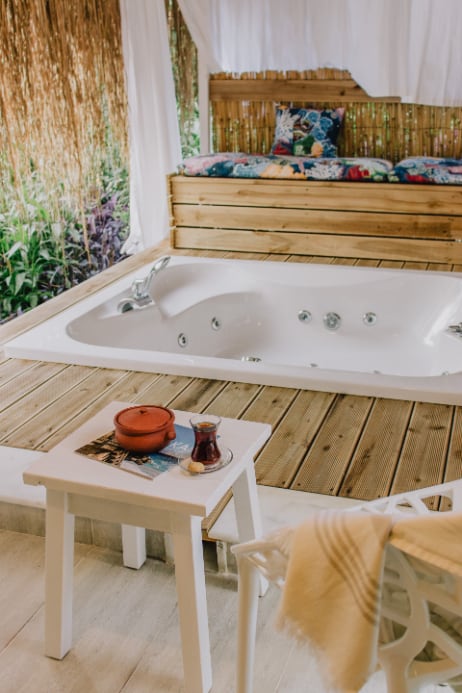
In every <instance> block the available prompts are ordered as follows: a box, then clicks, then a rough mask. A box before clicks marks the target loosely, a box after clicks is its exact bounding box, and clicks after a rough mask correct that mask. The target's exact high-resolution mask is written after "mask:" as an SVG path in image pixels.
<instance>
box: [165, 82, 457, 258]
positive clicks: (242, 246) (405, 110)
mask: <svg viewBox="0 0 462 693" xmlns="http://www.w3.org/2000/svg"><path fill="white" fill-rule="evenodd" d="M276 103H291V104H293V105H295V106H299V105H303V104H305V105H306V104H310V105H315V106H316V107H319V106H322V107H333V106H339V105H343V106H344V107H345V109H346V112H345V120H344V126H343V132H342V135H341V138H340V141H339V155H340V156H373V157H379V158H385V159H389V160H391V161H392V162H393V163H397V162H398V161H400V160H401V159H404V158H406V157H408V156H419V155H426V156H443V157H453V158H462V152H461V137H460V134H461V131H462V129H461V121H462V109H461V108H439V107H428V106H418V105H414V104H403V103H401V102H400V100H399V99H396V98H388V99H383V98H372V97H370V96H369V95H367V94H366V93H365V92H364V91H363V90H362V89H361V87H359V85H357V84H356V83H355V82H354V81H353V80H352V79H351V76H350V75H349V73H347V72H345V71H338V70H319V71H317V72H311V71H307V72H306V73H303V74H302V73H295V74H294V73H292V74H279V73H276V74H274V73H272V74H269V73H266V74H264V75H262V74H259V75H240V76H239V77H233V76H232V75H228V74H219V75H218V74H217V75H211V79H210V104H211V113H212V132H213V150H214V151H242V152H249V153H255V152H260V153H268V152H269V150H270V148H271V143H272V140H273V135H274V111H275V104H276ZM168 185H169V195H170V202H171V244H172V246H173V247H175V248H185V249H186V248H193V249H199V250H201V249H202V250H205V249H207V250H225V251H226V250H227V251H246V252H271V253H291V254H311V255H319V256H330V257H332V256H336V257H345V258H370V259H374V258H382V259H383V258H387V259H390V260H399V261H419V262H432V263H443V264H454V263H456V264H457V263H461V262H462V243H461V241H462V186H457V185H425V184H420V185H419V184H406V183H370V182H369V183H361V182H329V181H299V180H290V181H286V180H281V179H278V180H268V179H265V180H261V179H258V180H257V179H230V178H222V179H220V178H199V177H198V178H191V177H186V176H182V175H172V176H169V180H168Z"/></svg>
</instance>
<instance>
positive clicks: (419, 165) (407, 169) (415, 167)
mask: <svg viewBox="0 0 462 693" xmlns="http://www.w3.org/2000/svg"><path fill="white" fill-rule="evenodd" d="M388 179H389V180H390V181H391V182H392V183H433V184H434V183H438V184H441V185H445V184H446V185H447V184H450V185H462V159H439V158H438V157H433V156H415V157H413V158H410V159H403V160H402V161H400V162H399V163H398V164H396V166H395V167H394V169H393V171H392V172H391V173H390V175H389V177H388Z"/></svg>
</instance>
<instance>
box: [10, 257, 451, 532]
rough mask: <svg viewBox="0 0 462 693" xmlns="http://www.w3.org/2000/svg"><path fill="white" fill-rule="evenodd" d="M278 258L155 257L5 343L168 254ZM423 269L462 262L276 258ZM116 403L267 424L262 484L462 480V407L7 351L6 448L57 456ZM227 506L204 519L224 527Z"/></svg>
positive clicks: (73, 295) (365, 492)
mask: <svg viewBox="0 0 462 693" xmlns="http://www.w3.org/2000/svg"><path fill="white" fill-rule="evenodd" d="M165 252H169V253H172V254H202V255H207V256H216V257H239V258H242V259H262V260H264V259H268V257H269V256H263V255H256V254H250V253H220V252H202V253H196V252H192V251H190V252H189V253H188V251H181V250H172V249H171V248H169V247H168V246H166V245H165V244H164V245H163V246H160V247H159V248H158V249H156V250H153V249H150V250H149V251H144V252H143V253H140V254H139V255H137V256H134V257H132V258H130V259H128V260H126V261H124V262H123V263H121V264H120V265H118V266H116V267H113V268H111V269H110V270H108V271H106V272H105V273H103V274H101V275H99V276H97V277H95V278H93V279H92V280H89V281H88V282H85V283H84V284H82V285H81V286H79V287H76V288H75V289H72V290H71V291H69V292H67V293H66V294H64V295H61V296H59V297H57V298H55V299H52V301H49V302H48V303H47V304H43V305H42V306H40V307H39V308H37V309H35V310H34V311H32V312H31V313H28V314H26V315H24V316H22V317H20V318H17V319H16V320H14V321H12V322H11V323H8V324H6V325H4V326H2V327H1V328H0V344H4V343H5V342H6V341H8V340H9V339H11V338H12V336H13V335H15V334H18V333H20V332H23V331H24V330H25V329H28V328H29V327H31V326H32V325H33V324H36V323H37V322H39V321H42V320H44V319H46V318H47V317H49V316H50V315H52V314H54V313H56V312H58V311H60V310H62V309H63V308H65V307H67V306H68V305H70V304H71V303H74V302H76V301H78V300H80V299H81V298H82V297H84V296H85V295H88V294H89V293H92V292H93V291H95V290H96V289H98V288H100V287H101V286H102V285H104V284H106V283H109V282H110V281H113V280H114V279H117V278H119V277H120V276H121V275H123V274H126V273H128V272H129V271H132V270H133V269H135V268H136V267H137V266H141V265H143V264H145V263H146V262H148V261H150V260H151V259H153V258H155V257H158V256H159V255H160V254H163V253H165ZM271 259H275V260H278V261H280V262H283V261H288V262H329V261H330V262H332V263H339V264H360V265H368V266H370V265H377V266H379V265H380V266H386V267H393V268H396V267H405V268H412V269H417V268H418V269H436V270H442V269H445V270H449V271H450V270H457V271H460V269H461V268H460V266H448V265H443V266H442V265H436V264H433V265H431V266H427V265H425V264H420V263H396V262H391V261H386V262H380V261H375V260H360V261H355V260H352V259H349V260H341V259H333V258H330V259H326V258H325V257H323V258H316V257H307V256H293V257H292V256H284V255H277V256H274V257H273V256H271ZM112 400H124V401H129V402H138V403H141V402H142V403H146V404H148V403H155V404H161V405H164V406H170V407H173V408H176V409H185V410H191V411H195V412H203V411H209V412H211V413H215V414H218V415H222V416H229V417H235V418H242V419H247V420H253V421H264V422H267V423H269V424H271V426H272V427H273V434H272V437H271V438H270V440H269V441H268V443H267V444H266V446H265V447H264V449H263V450H262V451H261V453H260V455H259V456H258V458H257V461H256V473H257V481H258V483H259V484H262V485H268V486H275V487H280V488H287V489H295V490H297V491H310V492H314V493H320V494H328V495H337V496H343V497H350V498H357V499H372V498H377V497H380V496H385V495H388V494H390V493H397V492H402V491H406V490H410V489H413V488H420V487H425V486H428V485H430V484H435V483H439V482H442V481H446V480H451V479H454V478H458V477H460V476H462V454H461V452H462V426H461V424H462V408H461V407H459V406H453V405H443V404H428V403H422V402H408V401H399V400H392V399H383V398H374V397H362V396H353V395H342V394H330V393H324V392H314V391H307V390H297V389H293V388H283V387H272V386H263V385H251V384H243V383H235V382H227V381H221V380H206V379H202V378H191V377H186V376H170V375H163V374H153V373H141V372H130V371H125V370H115V369H103V368H92V367H86V366H76V365H64V364H55V363H42V362H36V361H27V360H20V359H8V358H6V357H5V355H4V354H3V352H2V351H0V445H7V446H13V447H19V448H26V449H30V450H41V451H48V450H50V449H51V448H52V447H53V446H54V445H56V444H57V443H58V442H59V441H61V440H62V439H63V438H64V437H65V436H67V435H68V434H69V433H70V432H71V431H73V430H74V429H75V428H76V427H77V426H79V425H81V424H82V423H83V422H84V421H86V420H87V419H89V418H91V417H92V416H93V415H94V414H95V413H96V412H97V411H98V410H99V409H100V408H101V407H102V406H104V405H105V404H106V403H108V402H110V401H112ZM226 500H227V499H223V501H222V503H221V504H220V505H219V506H218V507H217V508H216V509H215V511H214V512H213V513H212V514H211V516H210V517H209V518H207V519H206V521H205V522H204V531H205V533H206V532H207V530H208V529H210V527H211V526H212V525H213V523H214V521H215V520H216V518H217V516H218V514H219V512H220V510H221V508H222V507H223V505H224V503H225V502H226Z"/></svg>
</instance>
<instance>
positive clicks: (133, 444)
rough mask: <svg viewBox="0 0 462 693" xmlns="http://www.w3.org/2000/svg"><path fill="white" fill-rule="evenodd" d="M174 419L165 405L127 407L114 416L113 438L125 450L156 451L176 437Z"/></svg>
mask: <svg viewBox="0 0 462 693" xmlns="http://www.w3.org/2000/svg"><path fill="white" fill-rule="evenodd" d="M174 421H175V415H174V413H173V412H172V410H171V409H167V408H166V407H157V406H155V405H150V404H148V405H146V406H142V405H139V406H136V407H128V408H127V409H122V411H119V412H118V413H117V414H116V415H115V417H114V427H115V438H116V440H117V442H118V443H119V445H120V446H121V447H123V448H124V449H125V450H130V451H131V452H139V453H150V452H156V451H157V450H161V449H162V448H163V447H165V446H166V445H167V444H168V443H169V442H170V441H171V440H173V439H174V438H175V437H176V433H175V426H174Z"/></svg>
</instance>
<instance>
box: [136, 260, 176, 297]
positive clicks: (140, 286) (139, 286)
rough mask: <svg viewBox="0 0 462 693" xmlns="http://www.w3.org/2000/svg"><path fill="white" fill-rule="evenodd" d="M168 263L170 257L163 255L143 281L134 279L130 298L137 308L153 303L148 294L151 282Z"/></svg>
mask: <svg viewBox="0 0 462 693" xmlns="http://www.w3.org/2000/svg"><path fill="white" fill-rule="evenodd" d="M169 262H170V255H164V256H163V257H161V258H159V260H157V261H156V262H155V263H154V264H153V266H152V267H151V269H150V271H149V274H148V275H147V276H146V277H145V278H144V279H135V281H134V282H133V284H132V289H131V298H132V299H133V300H134V301H135V302H136V303H137V305H138V307H140V308H142V307H143V306H146V305H149V304H151V303H153V300H152V298H151V293H150V289H151V284H152V280H153V279H154V277H155V276H156V274H159V272H161V271H162V270H163V269H164V268H165V267H167V265H168V263H169Z"/></svg>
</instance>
